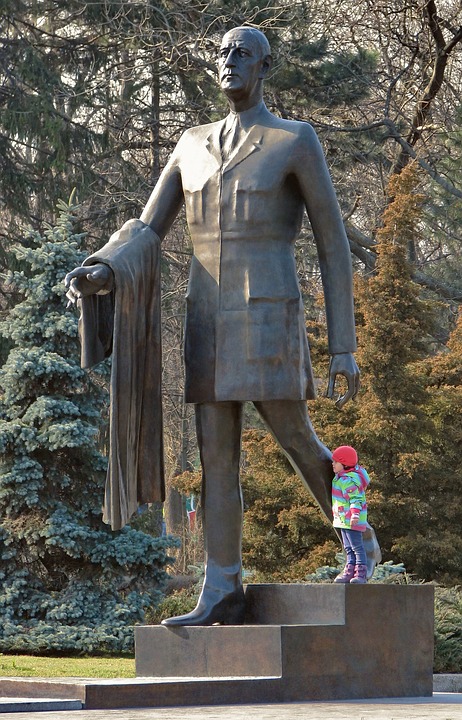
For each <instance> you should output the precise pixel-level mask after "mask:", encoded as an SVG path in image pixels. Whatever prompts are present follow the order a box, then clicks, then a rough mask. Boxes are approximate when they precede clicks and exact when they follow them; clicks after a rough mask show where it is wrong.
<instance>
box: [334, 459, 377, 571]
mask: <svg viewBox="0 0 462 720" xmlns="http://www.w3.org/2000/svg"><path fill="white" fill-rule="evenodd" d="M332 467H333V469H334V473H335V477H334V479H333V481H332V512H333V515H334V527H335V528H338V529H339V530H340V532H341V535H342V544H343V547H344V549H345V552H346V565H345V567H344V569H343V571H342V572H341V573H340V575H337V577H336V578H335V580H334V582H336V583H359V584H361V585H363V584H365V583H367V564H366V563H367V558H366V550H365V548H364V543H363V532H364V531H365V530H366V529H367V528H368V523H367V502H366V488H367V486H368V485H369V483H370V478H369V475H368V474H367V471H366V470H365V469H364V468H363V467H361V466H360V465H358V453H357V452H356V450H355V449H354V448H353V447H351V445H341V446H340V447H338V448H336V449H335V450H334V452H333V453H332Z"/></svg>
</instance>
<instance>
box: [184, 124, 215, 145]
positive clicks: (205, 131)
mask: <svg viewBox="0 0 462 720" xmlns="http://www.w3.org/2000/svg"><path fill="white" fill-rule="evenodd" d="M222 123H223V120H218V122H213V123H206V124H205V125H194V126H193V127H190V128H188V129H187V130H185V131H184V132H183V134H182V136H181V138H180V140H179V142H190V141H197V140H204V139H206V138H207V137H208V136H209V135H210V133H212V132H213V131H214V130H215V128H217V127H218V126H219V125H221V124H222Z"/></svg>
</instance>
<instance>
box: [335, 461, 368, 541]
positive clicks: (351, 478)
mask: <svg viewBox="0 0 462 720" xmlns="http://www.w3.org/2000/svg"><path fill="white" fill-rule="evenodd" d="M369 483H370V478H369V475H368V474H367V471H366V470H365V469H364V468H363V467H361V466H360V465H356V466H355V468H354V469H353V470H349V471H348V472H346V471H345V470H344V471H343V472H341V473H337V474H336V475H335V476H334V479H333V481H332V512H333V515H334V527H338V528H343V529H344V530H351V529H353V530H359V531H360V532H364V530H366V528H367V503H366V492H365V491H366V488H367V486H368V485H369ZM352 516H356V517H357V518H358V519H359V522H358V524H357V525H354V526H353V528H352V527H351V524H350V520H351V517H352Z"/></svg>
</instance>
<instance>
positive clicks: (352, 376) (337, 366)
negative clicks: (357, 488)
mask: <svg viewBox="0 0 462 720" xmlns="http://www.w3.org/2000/svg"><path fill="white" fill-rule="evenodd" d="M337 375H343V377H344V378H346V381H347V383H348V389H347V391H346V393H345V394H344V395H341V396H340V397H339V398H338V400H337V402H336V403H335V407H336V408H338V410H341V409H342V407H343V406H344V405H345V403H347V402H348V400H351V399H352V398H353V399H354V398H355V397H356V395H357V394H358V390H359V368H358V366H357V365H356V360H355V359H354V356H353V353H337V354H336V355H332V356H331V359H330V365H329V385H328V388H327V392H326V397H328V398H333V397H334V390H335V381H336V379H337Z"/></svg>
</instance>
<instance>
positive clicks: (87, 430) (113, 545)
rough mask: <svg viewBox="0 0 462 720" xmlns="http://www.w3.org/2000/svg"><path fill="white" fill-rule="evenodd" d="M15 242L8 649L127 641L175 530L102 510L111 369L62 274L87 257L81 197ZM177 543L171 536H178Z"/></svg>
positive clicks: (2, 439)
mask: <svg viewBox="0 0 462 720" xmlns="http://www.w3.org/2000/svg"><path fill="white" fill-rule="evenodd" d="M58 211H59V216H58V220H57V222H56V225H55V226H54V227H48V228H47V229H46V230H45V232H44V233H43V236H42V235H40V234H39V233H38V232H35V231H32V230H31V231H29V232H28V233H27V234H26V235H25V237H24V238H23V239H22V240H21V241H20V242H18V243H17V244H16V245H15V246H14V255H15V256H16V258H17V260H18V261H19V263H20V267H21V268H22V269H21V270H19V271H15V272H11V273H10V274H9V276H8V277H7V282H9V283H11V284H12V285H13V287H14V290H15V292H16V293H17V296H18V302H17V304H16V305H15V307H14V308H13V309H12V310H11V311H10V312H9V313H8V315H7V317H6V319H4V320H3V321H2V322H1V323H0V334H1V335H3V337H4V338H5V339H6V341H7V342H8V343H9V344H10V347H11V348H12V349H11V351H10V352H9V355H8V357H7V360H6V362H5V364H4V365H3V367H2V369H1V379H0V453H1V456H0V650H1V651H7V652H8V651H23V652H30V653H38V652H50V651H66V652H93V653H97V652H101V653H105V652H125V651H130V650H131V649H132V643H133V640H132V638H133V629H132V628H130V626H131V625H133V624H135V623H137V622H140V621H142V620H143V616H144V610H145V609H146V607H148V606H150V607H152V606H153V605H155V604H156V603H157V602H158V601H159V600H160V598H161V592H162V587H163V583H164V581H165V579H166V572H165V569H164V568H165V565H166V563H167V562H168V559H169V558H168V556H167V551H168V547H169V540H167V539H165V538H155V537H152V536H150V535H147V534H145V533H142V532H139V531H137V530H134V529H133V528H130V527H126V528H124V529H123V530H121V531H119V532H113V531H111V530H110V529H109V528H108V527H107V526H106V525H104V524H103V523H102V520H101V503H102V498H103V491H104V482H105V466H106V462H105V459H104V457H103V456H102V455H101V453H100V451H99V446H100V445H101V434H102V433H103V432H104V426H103V421H102V418H101V415H102V412H103V414H104V408H105V406H106V405H107V392H106V390H105V383H104V374H105V373H107V368H106V369H105V368H104V367H103V368H102V369H100V370H99V372H96V373H95V372H93V373H89V372H87V371H83V370H82V369H81V368H80V365H79V341H78V334H77V318H76V317H75V316H74V315H73V314H72V313H69V312H65V305H66V298H65V296H64V291H63V278H64V276H65V274H66V272H67V271H68V269H69V268H72V267H75V266H76V265H78V264H80V262H81V261H82V259H83V256H84V253H83V251H82V250H81V245H82V240H83V235H82V234H76V233H75V232H74V229H73V228H74V226H75V220H76V217H75V212H76V205H75V204H74V201H73V198H72V197H71V199H70V201H69V204H65V203H63V202H61V203H60V204H59V205H58ZM170 544H171V541H170Z"/></svg>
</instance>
